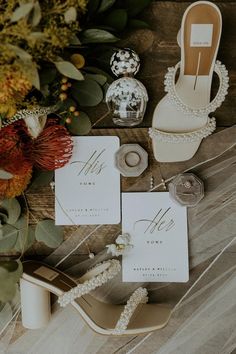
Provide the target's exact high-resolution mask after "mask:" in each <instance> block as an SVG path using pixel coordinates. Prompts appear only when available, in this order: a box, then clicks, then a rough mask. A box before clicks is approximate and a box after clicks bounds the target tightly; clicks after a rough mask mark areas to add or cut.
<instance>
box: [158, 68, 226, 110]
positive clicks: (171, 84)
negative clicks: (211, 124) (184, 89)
mask: <svg viewBox="0 0 236 354" xmlns="http://www.w3.org/2000/svg"><path fill="white" fill-rule="evenodd" d="M179 68H180V62H179V63H178V64H176V66H175V67H171V68H168V72H167V74H166V75H165V81H164V84H165V92H168V98H169V99H170V101H171V102H173V103H174V104H176V106H177V107H178V108H179V109H180V110H182V111H183V112H185V113H188V114H193V115H194V116H202V115H204V114H209V113H211V112H214V111H215V110H216V109H217V108H218V107H220V106H221V104H222V102H223V101H224V100H225V97H226V95H227V93H228V88H229V76H228V71H227V69H226V68H225V65H223V64H221V62H220V61H216V63H215V66H214V71H215V72H216V74H217V75H218V76H219V79H220V85H219V90H218V92H217V95H216V96H215V98H214V99H213V101H211V102H210V103H209V104H208V105H207V106H206V107H203V108H198V109H197V108H191V107H189V106H187V105H186V104H185V103H184V102H183V101H182V100H181V99H180V97H179V96H178V94H177V92H176V87H175V76H176V72H177V70H178V69H179Z"/></svg>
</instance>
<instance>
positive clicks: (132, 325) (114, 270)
mask: <svg viewBox="0 0 236 354" xmlns="http://www.w3.org/2000/svg"><path fill="white" fill-rule="evenodd" d="M120 269H121V265H120V262H119V261H118V260H114V259H112V260H109V261H105V262H103V263H101V264H99V265H97V266H96V267H94V268H93V269H91V270H89V271H88V272H87V273H86V274H85V275H83V276H82V277H81V278H80V279H79V284H77V283H76V282H75V281H74V280H72V279H71V278H70V277H68V276H67V275H66V274H64V273H62V272H61V271H59V270H58V269H55V268H52V267H49V266H48V265H45V264H43V263H40V262H35V261H27V262H24V263H23V275H22V278H21V281H20V288H21V309H22V324H23V326H24V327H26V328H30V329H37V328H41V327H43V326H45V325H47V323H48V322H49V320H50V315H51V306H50V293H52V294H55V295H56V296H57V297H58V302H59V304H60V305H61V306H62V307H65V306H67V305H68V304H71V305H73V306H74V307H75V308H76V310H77V311H78V312H79V314H80V315H81V317H82V318H83V319H84V321H85V322H86V323H87V324H88V325H89V326H90V327H91V328H92V329H93V330H94V331H95V332H97V333H99V334H105V335H122V334H128V335H132V334H141V333H147V332H150V331H154V330H156V329H160V328H162V327H164V326H165V325H166V324H167V322H168V321H169V318H170V314H171V309H170V307H169V306H168V305H163V304H162V305H161V304H147V301H148V298H147V290H146V289H145V288H141V287H140V288H138V289H137V290H135V292H134V293H133V294H132V295H131V297H130V299H129V300H128V302H127V304H126V305H125V306H124V305H112V304H108V303H103V302H101V301H99V300H97V299H96V298H94V297H93V296H91V295H90V294H89V293H90V292H91V291H92V290H94V289H96V288H97V287H99V286H102V285H103V284H105V283H106V282H108V281H109V280H110V279H112V278H113V277H114V276H115V275H116V274H118V273H119V272H120Z"/></svg>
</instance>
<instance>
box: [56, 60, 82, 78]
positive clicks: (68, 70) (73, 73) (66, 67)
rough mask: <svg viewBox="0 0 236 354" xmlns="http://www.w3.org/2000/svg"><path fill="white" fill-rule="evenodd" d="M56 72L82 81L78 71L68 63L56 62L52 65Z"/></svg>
mask: <svg viewBox="0 0 236 354" xmlns="http://www.w3.org/2000/svg"><path fill="white" fill-rule="evenodd" d="M54 64H55V66H56V68H57V70H58V71H59V72H60V73H61V74H62V75H64V76H66V77H69V78H70V79H74V80H84V77H83V75H82V73H81V71H80V70H78V69H77V68H76V67H75V66H74V65H73V64H72V63H70V62H69V61H58V62H55V63H54Z"/></svg>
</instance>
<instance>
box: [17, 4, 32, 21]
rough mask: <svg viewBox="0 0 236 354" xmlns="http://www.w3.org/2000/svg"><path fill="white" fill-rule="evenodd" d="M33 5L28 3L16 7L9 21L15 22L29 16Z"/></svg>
mask: <svg viewBox="0 0 236 354" xmlns="http://www.w3.org/2000/svg"><path fill="white" fill-rule="evenodd" d="M33 7H34V3H33V2H29V3H27V4H22V5H21V6H19V7H17V8H16V9H15V11H14V12H13V14H12V17H11V21H12V22H17V21H19V20H20V19H22V18H24V17H26V16H27V15H29V13H30V11H31V10H32V9H33Z"/></svg>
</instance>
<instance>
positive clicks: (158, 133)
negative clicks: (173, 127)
mask: <svg viewBox="0 0 236 354" xmlns="http://www.w3.org/2000/svg"><path fill="white" fill-rule="evenodd" d="M215 128H216V121H215V118H208V122H207V124H206V125H205V126H204V127H203V128H201V129H198V130H194V131H192V132H185V133H172V132H165V131H163V130H159V129H157V128H150V129H149V131H148V133H149V135H150V137H151V138H156V139H157V140H159V141H163V142H167V143H192V142H195V141H198V140H199V139H203V138H206V137H207V136H208V135H210V134H211V133H212V132H213V131H214V130H215Z"/></svg>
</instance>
